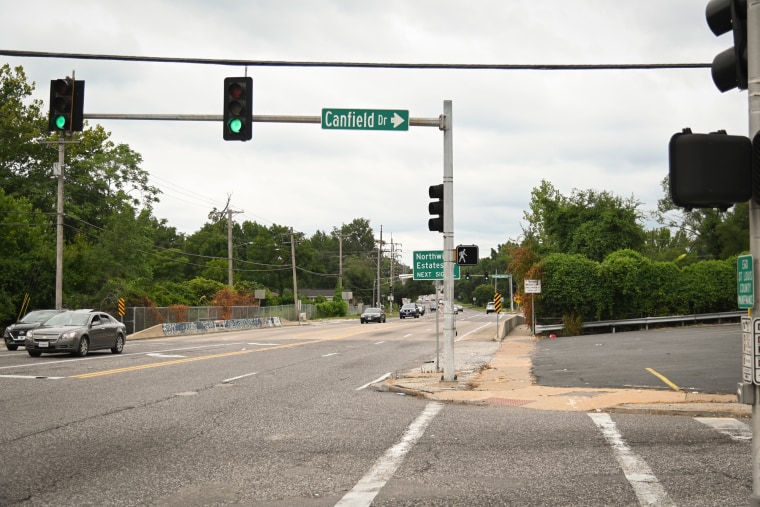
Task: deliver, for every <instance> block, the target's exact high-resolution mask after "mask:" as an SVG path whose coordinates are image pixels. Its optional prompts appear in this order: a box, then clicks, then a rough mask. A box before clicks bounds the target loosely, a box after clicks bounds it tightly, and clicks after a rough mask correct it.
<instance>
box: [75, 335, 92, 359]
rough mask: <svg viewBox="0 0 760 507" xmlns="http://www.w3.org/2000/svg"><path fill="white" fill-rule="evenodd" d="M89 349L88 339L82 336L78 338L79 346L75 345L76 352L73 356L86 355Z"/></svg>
mask: <svg viewBox="0 0 760 507" xmlns="http://www.w3.org/2000/svg"><path fill="white" fill-rule="evenodd" d="M89 351H90V340H89V339H88V338H87V337H86V336H83V337H81V338H80V339H79V346H78V347H77V350H76V352H74V355H75V356H79V357H84V356H86V355H87V353H88V352H89Z"/></svg>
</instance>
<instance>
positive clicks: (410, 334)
mask: <svg viewBox="0 0 760 507" xmlns="http://www.w3.org/2000/svg"><path fill="white" fill-rule="evenodd" d="M410 336H412V333H409V334H405V335H404V338H409V337H410Z"/></svg>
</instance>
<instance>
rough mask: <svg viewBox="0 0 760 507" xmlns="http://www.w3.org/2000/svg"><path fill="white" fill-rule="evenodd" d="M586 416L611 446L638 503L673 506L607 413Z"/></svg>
mask: <svg viewBox="0 0 760 507" xmlns="http://www.w3.org/2000/svg"><path fill="white" fill-rule="evenodd" d="M588 416H589V417H590V418H591V420H592V421H594V423H595V424H596V425H597V427H598V428H599V429H600V430H601V432H602V435H604V438H605V440H607V443H609V444H610V447H612V451H613V452H614V454H615V459H616V460H617V462H618V464H619V465H620V468H622V469H623V474H625V478H626V479H628V482H629V483H630V484H631V487H633V491H634V493H636V498H638V499H639V505H651V506H655V505H656V506H658V507H665V506H675V505H676V504H675V502H673V501H672V500H671V499H670V497H669V496H668V493H667V492H666V491H665V488H663V487H662V485H661V484H660V482H659V481H658V480H657V477H655V475H654V473H652V470H651V469H650V468H649V465H648V464H647V463H646V461H644V460H643V459H641V458H640V457H639V456H638V455H637V454H636V453H635V452H633V451H632V450H631V448H630V447H629V446H628V444H627V443H626V442H625V441H624V440H623V437H622V436H621V435H620V432H619V431H618V430H617V426H616V425H615V422H614V421H613V420H612V419H611V418H610V416H609V414H603V413H595V412H592V413H589V414H588Z"/></svg>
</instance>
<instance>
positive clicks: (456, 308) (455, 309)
mask: <svg viewBox="0 0 760 507" xmlns="http://www.w3.org/2000/svg"><path fill="white" fill-rule="evenodd" d="M463 311H464V307H463V306H462V305H454V313H459V312H463Z"/></svg>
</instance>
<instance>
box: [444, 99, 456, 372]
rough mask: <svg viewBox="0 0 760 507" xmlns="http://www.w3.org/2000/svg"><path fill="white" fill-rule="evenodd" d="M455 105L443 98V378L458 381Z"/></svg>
mask: <svg viewBox="0 0 760 507" xmlns="http://www.w3.org/2000/svg"><path fill="white" fill-rule="evenodd" d="M451 113H452V107H451V101H450V100H444V101H443V126H442V130H443V209H444V213H443V380H444V381H446V382H453V381H455V380H456V371H455V365H454V335H455V334H456V332H455V329H454V319H455V318H456V312H454V262H455V259H454V255H455V252H454V142H453V137H452V134H453V133H452V126H453V123H452V117H451Z"/></svg>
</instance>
